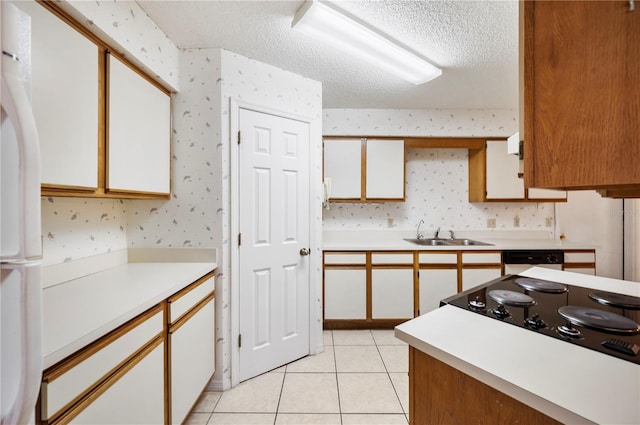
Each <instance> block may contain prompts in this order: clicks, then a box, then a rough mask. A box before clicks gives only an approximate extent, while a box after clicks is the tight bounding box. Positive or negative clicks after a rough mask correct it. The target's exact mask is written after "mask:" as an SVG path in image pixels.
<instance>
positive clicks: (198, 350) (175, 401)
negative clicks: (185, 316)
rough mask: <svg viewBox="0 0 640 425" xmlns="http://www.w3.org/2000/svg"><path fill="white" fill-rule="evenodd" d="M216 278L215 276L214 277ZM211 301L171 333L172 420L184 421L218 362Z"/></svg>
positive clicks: (176, 422)
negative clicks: (216, 361) (216, 360)
mask: <svg viewBox="0 0 640 425" xmlns="http://www.w3.org/2000/svg"><path fill="white" fill-rule="evenodd" d="M212 280H213V279H212ZM214 301H215V300H214V299H212V300H211V301H209V302H208V303H207V304H206V305H205V306H204V307H203V308H202V309H200V310H199V311H198V312H197V313H196V314H195V315H193V317H191V318H190V319H189V320H188V321H187V322H185V323H184V324H183V325H182V326H180V327H179V328H178V329H177V330H176V331H175V332H172V333H171V335H170V338H171V423H173V424H181V423H183V422H184V420H185V418H186V417H187V415H188V414H189V411H190V410H191V407H192V406H193V405H194V403H195V402H196V401H197V400H198V397H199V396H200V393H201V392H202V390H203V388H204V387H205V386H206V385H207V382H209V379H211V376H213V372H214V365H215V326H214V317H215V314H214V313H215V307H214Z"/></svg>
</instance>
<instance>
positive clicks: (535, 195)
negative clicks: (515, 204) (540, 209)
mask: <svg viewBox="0 0 640 425" xmlns="http://www.w3.org/2000/svg"><path fill="white" fill-rule="evenodd" d="M527 193H528V195H527V197H528V198H529V199H565V200H566V199H567V191H566V190H554V189H537V188H533V187H532V188H530V189H529V190H528V192H527Z"/></svg>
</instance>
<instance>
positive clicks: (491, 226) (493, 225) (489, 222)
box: [487, 218, 496, 229]
mask: <svg viewBox="0 0 640 425" xmlns="http://www.w3.org/2000/svg"><path fill="white" fill-rule="evenodd" d="M487 227H488V228H489V229H495V228H496V219H495V218H488V219H487Z"/></svg>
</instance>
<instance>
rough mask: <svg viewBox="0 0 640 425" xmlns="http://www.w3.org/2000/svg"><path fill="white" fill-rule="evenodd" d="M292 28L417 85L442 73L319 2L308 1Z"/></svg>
mask: <svg viewBox="0 0 640 425" xmlns="http://www.w3.org/2000/svg"><path fill="white" fill-rule="evenodd" d="M291 27H292V28H294V29H296V30H298V31H300V32H302V33H305V34H307V35H310V36H312V37H316V38H318V39H320V40H322V41H325V42H326V43H329V44H331V45H333V46H334V47H336V48H338V49H340V50H343V51H345V52H347V53H349V54H352V55H356V56H359V57H361V58H362V59H363V60H366V61H368V62H370V63H372V64H374V65H376V66H378V67H380V68H382V69H384V70H386V71H388V72H391V73H393V74H395V75H397V76H399V77H401V78H403V79H405V80H407V81H410V82H412V83H413V84H416V85H418V84H423V83H426V82H427V81H430V80H433V79H434V78H436V77H438V76H440V75H442V70H441V69H439V68H437V67H435V66H434V65H432V64H430V63H429V62H427V61H426V60H424V59H423V58H421V57H419V56H417V55H415V54H414V53H412V52H410V51H408V50H406V49H405V48H403V47H401V46H399V45H398V44H396V43H394V42H393V41H391V40H389V39H388V38H387V37H385V36H384V35H382V34H380V33H378V32H377V31H375V30H374V29H373V28H370V27H368V26H366V25H365V24H363V23H360V22H356V21H354V20H352V19H350V18H348V17H347V16H345V15H343V14H342V13H340V12H339V11H337V10H336V9H333V8H332V7H329V6H328V5H327V4H324V3H320V2H319V1H317V0H307V1H306V2H305V3H304V4H303V5H302V6H301V7H300V9H298V11H297V12H296V15H295V17H294V19H293V22H292V23H291Z"/></svg>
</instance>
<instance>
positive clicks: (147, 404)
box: [71, 343, 164, 425]
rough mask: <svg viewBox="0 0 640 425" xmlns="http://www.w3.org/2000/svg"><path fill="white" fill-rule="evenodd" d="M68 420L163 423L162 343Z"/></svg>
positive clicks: (107, 422)
mask: <svg viewBox="0 0 640 425" xmlns="http://www.w3.org/2000/svg"><path fill="white" fill-rule="evenodd" d="M71 423H72V424H83V425H87V424H100V425H101V424H122V425H130V424H153V425H157V424H162V423H164V343H162V344H160V345H158V346H157V347H156V348H154V349H153V351H151V352H150V353H149V354H148V355H147V356H145V357H144V358H143V359H142V360H141V361H140V362H139V363H137V364H135V365H134V366H133V368H132V369H131V370H129V371H127V372H126V374H125V375H124V376H122V377H121V378H120V379H118V380H117V381H116V382H115V383H114V384H113V385H112V386H111V387H109V389H107V390H106V391H105V392H104V393H102V394H101V395H100V396H99V397H97V398H96V399H95V400H93V402H92V403H91V404H90V405H89V406H87V408H86V409H84V410H83V411H82V412H80V414H79V415H78V416H76V417H75V418H74V419H73V420H72V421H71Z"/></svg>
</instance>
